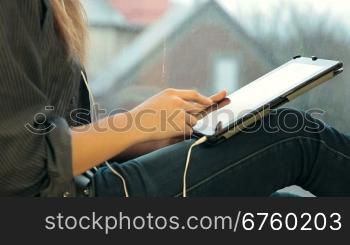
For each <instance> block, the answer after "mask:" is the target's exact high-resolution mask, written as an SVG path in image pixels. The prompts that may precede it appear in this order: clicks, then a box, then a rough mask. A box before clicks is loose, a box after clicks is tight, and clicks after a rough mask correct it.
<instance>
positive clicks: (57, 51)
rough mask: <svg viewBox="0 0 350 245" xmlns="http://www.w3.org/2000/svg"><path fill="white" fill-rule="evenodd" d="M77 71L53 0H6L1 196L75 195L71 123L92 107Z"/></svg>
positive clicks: (0, 21)
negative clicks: (57, 29) (56, 23)
mask: <svg viewBox="0 0 350 245" xmlns="http://www.w3.org/2000/svg"><path fill="white" fill-rule="evenodd" d="M80 70H81V68H80V66H79V65H78V64H76V63H74V62H73V61H69V60H68V59H67V56H66V55H65V49H64V46H63V43H62V42H61V40H60V39H59V38H58V36H57V33H56V32H55V28H54V21H53V13H52V10H51V9H50V6H49V1H44V0H25V1H23V0H3V1H1V3H0V83H1V87H0V99H1V103H0V150H1V154H0V196H62V195H63V194H64V193H65V192H69V193H71V195H73V196H74V195H75V194H76V186H75V182H74V179H73V173H72V162H71V158H72V157H71V155H72V153H71V136H70V130H69V126H76V125H79V124H81V123H87V122H88V120H89V119H88V116H86V115H83V116H80V117H78V116H77V115H78V113H77V112H76V111H75V112H74V113H72V115H71V112H72V110H74V109H76V108H78V107H79V108H87V109H88V108H89V106H88V96H87V94H86V91H85V88H84V87H83V84H82V82H81V76H80ZM84 117H85V118H84ZM78 118H80V119H79V120H77V119H78Z"/></svg>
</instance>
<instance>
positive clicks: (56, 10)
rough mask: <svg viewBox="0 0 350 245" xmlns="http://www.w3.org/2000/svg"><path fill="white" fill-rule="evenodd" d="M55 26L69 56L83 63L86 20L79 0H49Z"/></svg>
mask: <svg viewBox="0 0 350 245" xmlns="http://www.w3.org/2000/svg"><path fill="white" fill-rule="evenodd" d="M50 2H51V6H52V9H53V14H54V20H55V28H56V30H57V32H58V34H59V36H60V37H61V38H62V41H63V42H64V44H65V46H66V50H67V53H68V55H69V57H70V58H73V59H76V60H77V61H79V62H80V63H81V64H84V61H85V55H86V43H87V33H88V32H87V21H86V16H85V11H84V9H83V6H82V4H81V2H80V0H50Z"/></svg>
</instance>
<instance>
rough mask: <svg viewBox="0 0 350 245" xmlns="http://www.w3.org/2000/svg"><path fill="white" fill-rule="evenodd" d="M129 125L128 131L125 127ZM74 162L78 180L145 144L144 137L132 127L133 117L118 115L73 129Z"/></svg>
mask: <svg viewBox="0 0 350 245" xmlns="http://www.w3.org/2000/svg"><path fill="white" fill-rule="evenodd" d="M126 125H128V127H126ZM71 131H72V161H73V173H74V175H75V176H77V175H80V174H82V173H83V172H85V171H87V170H89V169H91V168H93V167H96V166H98V165H99V164H100V163H103V162H104V161H106V160H108V159H110V158H112V157H113V156H116V155H118V154H120V153H121V152H123V151H125V150H126V149H128V148H130V147H131V146H133V145H136V144H140V143H142V141H143V139H144V135H142V132H141V131H138V130H137V129H136V128H135V126H134V125H133V124H132V121H131V118H130V114H129V117H128V116H127V114H117V115H114V116H111V117H108V118H105V119H101V120H100V121H98V122H96V123H94V124H90V125H85V126H82V127H77V128H73V129H72V130H71Z"/></svg>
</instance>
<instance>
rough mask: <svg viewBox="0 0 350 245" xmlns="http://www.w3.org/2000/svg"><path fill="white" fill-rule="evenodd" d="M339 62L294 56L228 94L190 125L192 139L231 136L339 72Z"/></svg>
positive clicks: (209, 140) (216, 138)
mask: <svg viewBox="0 0 350 245" xmlns="http://www.w3.org/2000/svg"><path fill="white" fill-rule="evenodd" d="M342 67H343V64H342V62H340V61H333V60H324V59H318V58H316V57H311V58H307V57H301V56H296V57H294V58H293V59H292V60H291V61H289V62H287V63H286V64H284V65H282V66H280V67H278V68H277V69H275V70H273V71H271V72H269V73H268V74H266V75H264V76H263V77H261V78H259V79H257V80H255V81H253V82H251V83H249V84H248V85H246V86H244V87H242V88H241V89H239V90H237V91H236V92H234V93H232V94H231V95H229V96H228V97H227V98H226V99H225V101H224V102H223V103H224V105H221V104H222V103H219V105H216V106H217V109H216V110H213V109H212V108H211V111H212V112H210V113H209V114H208V115H206V116H205V117H204V118H202V119H201V120H199V121H198V123H197V124H196V125H195V126H194V128H193V130H194V136H195V137H202V136H207V138H208V142H210V143H214V142H219V141H221V140H224V139H227V138H229V137H232V136H233V135H235V134H236V133H238V132H240V131H241V130H242V129H244V128H245V127H248V126H250V125H251V124H253V123H255V122H256V121H257V120H260V119H261V118H263V117H264V116H266V115H267V114H268V113H269V112H270V111H271V110H272V109H275V108H277V107H279V106H281V105H283V104H284V103H287V102H289V101H291V100H293V99H294V98H296V97H298V96H300V95H302V94H303V93H305V92H307V91H308V90H310V89H312V88H314V87H316V86H318V85H319V84H321V83H324V82H326V81H328V80H330V79H331V78H333V77H334V76H336V75H338V74H339V73H341V72H342V71H343V68H342Z"/></svg>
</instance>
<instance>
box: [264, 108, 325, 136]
mask: <svg viewBox="0 0 350 245" xmlns="http://www.w3.org/2000/svg"><path fill="white" fill-rule="evenodd" d="M267 120H268V124H269V125H270V126H271V127H272V128H275V129H278V130H281V131H283V132H290V133H296V132H300V131H303V132H319V131H320V130H322V129H324V123H322V122H321V121H320V120H317V119H315V118H314V117H313V115H312V113H306V112H303V111H299V110H296V109H291V108H280V109H276V110H273V111H272V112H271V114H270V115H269V116H267Z"/></svg>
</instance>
